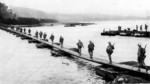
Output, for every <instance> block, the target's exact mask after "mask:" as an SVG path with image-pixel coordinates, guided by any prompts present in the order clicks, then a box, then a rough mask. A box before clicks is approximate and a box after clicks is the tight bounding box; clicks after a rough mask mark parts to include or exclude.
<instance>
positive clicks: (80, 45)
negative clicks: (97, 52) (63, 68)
mask: <svg viewBox="0 0 150 84" xmlns="http://www.w3.org/2000/svg"><path fill="white" fill-rule="evenodd" d="M77 46H78V50H79V54H80V55H81V49H82V47H83V48H84V45H83V43H82V42H81V41H80V40H79V41H78V43H77Z"/></svg>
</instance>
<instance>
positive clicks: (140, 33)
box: [101, 26, 150, 38]
mask: <svg viewBox="0 0 150 84" xmlns="http://www.w3.org/2000/svg"><path fill="white" fill-rule="evenodd" d="M101 35H102V36H116V35H119V36H132V37H146V38H149V37H150V32H149V31H147V30H146V31H142V30H141V31H138V30H135V29H134V30H132V31H131V30H130V28H127V29H124V30H121V26H118V30H109V31H103V32H102V33H101Z"/></svg>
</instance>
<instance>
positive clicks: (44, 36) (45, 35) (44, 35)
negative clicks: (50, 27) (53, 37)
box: [43, 33, 47, 41]
mask: <svg viewBox="0 0 150 84" xmlns="http://www.w3.org/2000/svg"><path fill="white" fill-rule="evenodd" d="M46 37H47V34H46V33H44V34H43V38H44V40H45V41H46Z"/></svg>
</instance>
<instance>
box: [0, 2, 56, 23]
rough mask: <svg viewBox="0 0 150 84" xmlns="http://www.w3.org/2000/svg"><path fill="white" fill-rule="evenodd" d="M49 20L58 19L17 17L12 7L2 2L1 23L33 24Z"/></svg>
mask: <svg viewBox="0 0 150 84" xmlns="http://www.w3.org/2000/svg"><path fill="white" fill-rule="evenodd" d="M49 22H57V21H56V20H53V19H38V18H27V17H17V15H16V14H13V13H12V10H11V9H8V6H6V5H5V4H4V3H1V2H0V23H4V24H11V25H33V24H40V23H49Z"/></svg>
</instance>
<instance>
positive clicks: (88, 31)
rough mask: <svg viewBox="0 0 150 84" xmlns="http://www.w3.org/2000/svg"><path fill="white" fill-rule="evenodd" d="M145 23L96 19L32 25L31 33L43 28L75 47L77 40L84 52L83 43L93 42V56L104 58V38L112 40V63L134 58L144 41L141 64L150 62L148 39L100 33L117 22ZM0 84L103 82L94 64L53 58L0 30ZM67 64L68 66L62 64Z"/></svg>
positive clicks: (125, 25) (105, 56) (117, 23)
mask: <svg viewBox="0 0 150 84" xmlns="http://www.w3.org/2000/svg"><path fill="white" fill-rule="evenodd" d="M145 23H146V24H148V25H149V21H104V22H96V25H90V26H82V27H81V26H77V27H64V26H63V25H57V26H54V27H48V26H45V27H33V28H32V29H31V30H32V34H34V33H35V31H36V30H38V31H43V32H46V33H47V34H48V37H47V38H49V36H50V35H51V33H53V34H54V35H55V40H54V41H55V42H58V41H59V37H60V35H62V36H63V37H64V46H66V47H77V46H76V43H77V42H78V39H80V40H81V41H82V42H83V44H84V48H83V52H82V53H83V54H88V52H87V45H88V42H89V40H92V41H93V42H94V44H95V50H94V57H97V58H101V59H106V60H108V57H107V54H106V47H107V45H108V41H111V42H112V43H115V50H114V53H113V55H112V60H113V61H115V62H123V61H136V60H137V49H138V47H137V44H138V43H141V44H143V45H144V44H147V48H146V49H147V52H146V55H147V57H146V60H145V63H146V64H147V65H150V52H149V50H150V45H149V40H150V39H149V38H135V37H120V36H115V37H108V36H101V35H100V33H101V32H102V31H103V28H105V30H108V29H109V28H110V29H114V30H115V29H116V30H117V26H118V25H121V26H122V27H123V28H127V27H131V28H132V29H133V28H135V25H136V24H139V25H141V24H143V25H144V24H145ZM0 39H1V41H0V46H1V47H0V51H1V52H0V67H1V69H0V84H104V83H105V81H104V80H102V79H101V77H100V76H97V75H96V74H95V71H94V66H96V65H97V64H93V63H88V62H86V61H84V60H77V59H71V58H67V57H63V58H62V57H53V56H51V55H50V50H47V49H37V48H36V47H35V44H29V43H28V41H27V40H21V39H20V38H18V37H15V36H14V35H11V34H8V33H6V32H4V31H1V30H0ZM65 63H68V64H69V65H66V64H65Z"/></svg>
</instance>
